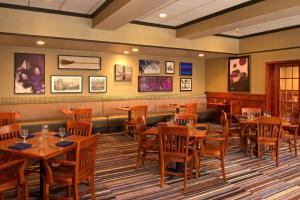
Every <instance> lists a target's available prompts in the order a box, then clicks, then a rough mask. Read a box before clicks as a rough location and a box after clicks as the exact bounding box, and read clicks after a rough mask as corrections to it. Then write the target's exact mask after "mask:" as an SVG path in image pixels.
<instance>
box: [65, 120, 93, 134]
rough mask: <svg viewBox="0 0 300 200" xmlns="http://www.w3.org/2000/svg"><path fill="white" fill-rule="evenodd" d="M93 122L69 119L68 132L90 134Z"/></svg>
mask: <svg viewBox="0 0 300 200" xmlns="http://www.w3.org/2000/svg"><path fill="white" fill-rule="evenodd" d="M92 127H93V124H92V123H90V122H80V121H68V122H67V132H68V133H69V134H72V135H80V136H90V135H91V134H92Z"/></svg>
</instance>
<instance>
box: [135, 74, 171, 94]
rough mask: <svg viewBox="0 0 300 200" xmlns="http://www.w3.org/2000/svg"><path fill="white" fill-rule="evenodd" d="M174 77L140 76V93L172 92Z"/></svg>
mask: <svg viewBox="0 0 300 200" xmlns="http://www.w3.org/2000/svg"><path fill="white" fill-rule="evenodd" d="M172 91H173V76H138V92H172Z"/></svg>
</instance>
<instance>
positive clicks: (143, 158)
mask: <svg viewBox="0 0 300 200" xmlns="http://www.w3.org/2000/svg"><path fill="white" fill-rule="evenodd" d="M145 159H146V150H143V155H142V165H144V164H145Z"/></svg>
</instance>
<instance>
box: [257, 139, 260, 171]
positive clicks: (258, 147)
mask: <svg viewBox="0 0 300 200" xmlns="http://www.w3.org/2000/svg"><path fill="white" fill-rule="evenodd" d="M257 164H258V166H260V144H259V143H257Z"/></svg>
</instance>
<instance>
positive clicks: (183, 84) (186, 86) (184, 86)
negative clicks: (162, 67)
mask: <svg viewBox="0 0 300 200" xmlns="http://www.w3.org/2000/svg"><path fill="white" fill-rule="evenodd" d="M180 91H192V78H180Z"/></svg>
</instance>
